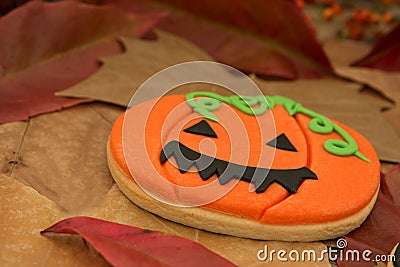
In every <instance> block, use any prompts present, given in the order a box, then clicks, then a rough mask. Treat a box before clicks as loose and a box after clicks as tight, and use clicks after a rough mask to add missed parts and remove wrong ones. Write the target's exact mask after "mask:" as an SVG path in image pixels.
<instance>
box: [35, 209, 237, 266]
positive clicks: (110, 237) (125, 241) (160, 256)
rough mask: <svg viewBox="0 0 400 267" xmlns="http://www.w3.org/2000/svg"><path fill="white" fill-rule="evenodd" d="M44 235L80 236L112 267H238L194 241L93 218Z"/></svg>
mask: <svg viewBox="0 0 400 267" xmlns="http://www.w3.org/2000/svg"><path fill="white" fill-rule="evenodd" d="M41 233H42V234H43V233H57V234H58V233H60V234H78V235H80V236H81V237H82V238H84V239H85V240H86V241H87V242H89V243H90V244H91V245H92V246H93V247H94V249H95V250H96V251H98V252H99V253H100V254H101V255H102V256H103V257H104V258H105V259H106V260H107V261H108V262H109V263H110V264H111V265H113V266H201V267H203V266H204V264H205V263H207V265H208V266H229V267H232V266H235V265H234V264H232V263H230V262H229V261H227V260H226V259H224V258H222V257H220V256H218V255H217V254H215V253H214V252H211V251H210V250H208V249H207V248H205V247H203V246H202V245H200V244H198V243H196V242H193V241H191V240H188V239H185V238H182V237H178V236H171V235H164V234H162V233H159V232H153V231H149V230H144V229H141V228H137V227H132V226H128V225H123V224H117V223H113V222H108V221H103V220H99V219H95V218H90V217H74V218H69V219H65V220H62V221H60V222H58V223H56V224H55V225H53V226H51V227H49V228H47V229H45V230H43V231H42V232H41Z"/></svg>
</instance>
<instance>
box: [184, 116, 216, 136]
mask: <svg viewBox="0 0 400 267" xmlns="http://www.w3.org/2000/svg"><path fill="white" fill-rule="evenodd" d="M183 131H184V132H187V133H192V134H199V135H204V136H208V137H214V138H217V137H218V136H217V134H216V133H215V132H214V130H213V129H212V128H211V126H210V124H208V122H207V121H206V120H201V121H200V122H199V123H196V124H195V125H192V126H190V127H188V128H186V129H185V130H183Z"/></svg>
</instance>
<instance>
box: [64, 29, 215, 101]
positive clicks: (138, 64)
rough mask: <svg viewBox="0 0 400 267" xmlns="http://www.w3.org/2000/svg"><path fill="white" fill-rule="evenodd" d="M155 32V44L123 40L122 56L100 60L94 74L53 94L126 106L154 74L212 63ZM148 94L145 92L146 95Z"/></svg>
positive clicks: (175, 39)
mask: <svg viewBox="0 0 400 267" xmlns="http://www.w3.org/2000/svg"><path fill="white" fill-rule="evenodd" d="M156 33H157V35H158V40H157V41H144V40H133V39H128V38H123V39H122V40H121V42H122V44H123V45H124V47H125V49H126V53H123V54H121V55H116V56H111V57H106V58H103V59H102V62H103V66H102V67H101V68H100V70H99V71H98V72H96V73H95V74H94V75H92V76H91V77H90V78H89V79H87V80H85V81H83V82H82V83H79V84H77V85H75V86H73V87H71V88H68V89H66V90H64V91H61V92H57V94H56V95H59V96H67V97H68V96H70V97H87V98H92V99H96V100H100V101H105V102H109V103H113V104H117V105H121V106H127V105H128V103H129V100H130V99H131V97H132V95H133V93H134V92H135V90H136V89H137V88H139V86H140V85H141V84H142V83H143V82H145V81H146V80H147V79H148V78H150V77H151V76H152V75H153V74H155V73H157V72H158V71H161V70H163V69H164V68H168V67H170V66H172V65H175V64H179V63H184V62H186V61H195V60H212V58H211V57H210V56H209V55H207V53H205V52H204V51H203V50H201V49H199V48H197V47H196V46H194V45H192V44H191V43H189V42H187V41H186V40H183V39H182V38H179V37H178V36H175V35H173V34H169V33H166V32H163V31H156ZM161 86H162V85H161ZM110 88H113V90H110ZM155 89H156V88H155ZM153 91H155V93H157V92H158V90H153ZM151 93H152V92H147V94H148V95H149V96H150V94H151ZM157 96H158V95H156V96H155V97H157Z"/></svg>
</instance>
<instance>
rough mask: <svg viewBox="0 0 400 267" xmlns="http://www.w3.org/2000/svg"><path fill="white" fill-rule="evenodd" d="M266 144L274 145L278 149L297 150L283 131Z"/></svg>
mask: <svg viewBox="0 0 400 267" xmlns="http://www.w3.org/2000/svg"><path fill="white" fill-rule="evenodd" d="M267 145H268V146H272V147H276V148H278V149H282V150H287V151H294V152H297V149H296V148H295V147H294V145H293V144H292V143H291V142H290V140H289V138H287V136H286V135H285V134H284V133H283V134H280V135H279V136H278V137H277V138H274V139H272V140H271V141H269V142H268V143H267Z"/></svg>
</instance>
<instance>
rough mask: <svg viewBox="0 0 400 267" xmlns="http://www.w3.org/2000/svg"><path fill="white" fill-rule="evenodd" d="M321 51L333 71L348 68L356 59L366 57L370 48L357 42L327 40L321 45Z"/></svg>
mask: <svg viewBox="0 0 400 267" xmlns="http://www.w3.org/2000/svg"><path fill="white" fill-rule="evenodd" d="M323 49H324V51H325V54H326V55H327V56H328V58H329V61H330V62H331V64H332V66H333V67H334V69H336V68H338V67H345V66H349V65H350V64H351V63H352V62H354V61H355V60H356V59H358V58H361V57H362V56H364V55H366V54H367V53H368V52H369V51H370V50H371V46H370V45H368V44H366V43H364V42H359V41H351V40H346V41H343V40H338V39H337V38H335V39H328V40H325V41H324V43H323Z"/></svg>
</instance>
